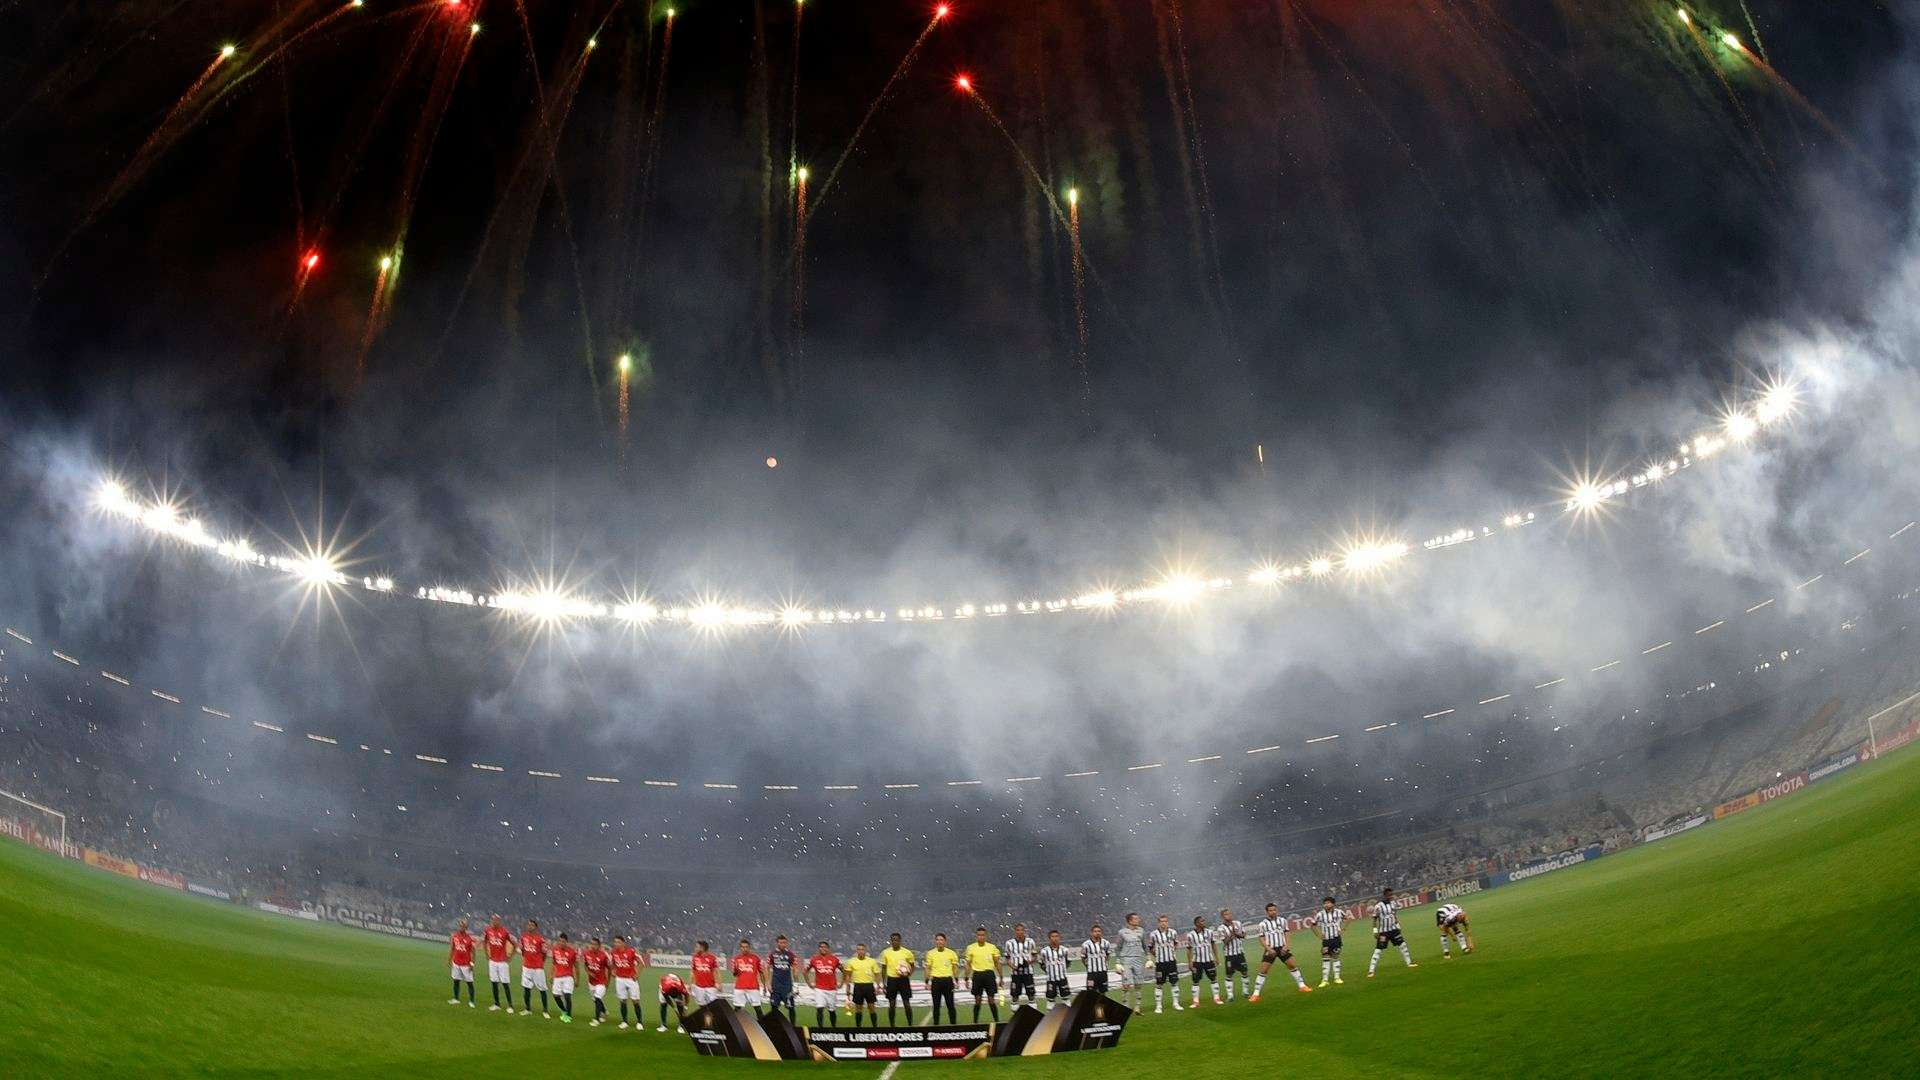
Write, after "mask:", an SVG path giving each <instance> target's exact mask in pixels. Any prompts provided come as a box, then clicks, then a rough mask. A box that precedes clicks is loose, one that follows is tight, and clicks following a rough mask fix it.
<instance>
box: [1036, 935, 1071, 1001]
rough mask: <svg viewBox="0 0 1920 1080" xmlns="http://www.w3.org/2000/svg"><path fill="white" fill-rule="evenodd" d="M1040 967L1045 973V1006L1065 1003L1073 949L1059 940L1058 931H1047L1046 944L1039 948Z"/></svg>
mask: <svg viewBox="0 0 1920 1080" xmlns="http://www.w3.org/2000/svg"><path fill="white" fill-rule="evenodd" d="M1040 967H1041V968H1042V969H1043V970H1045V971H1046V973H1047V1006H1048V1007H1049V1008H1051V1007H1052V1006H1054V1005H1056V1004H1059V1005H1065V1004H1066V1003H1067V997H1068V993H1067V971H1068V969H1069V968H1071V967H1073V950H1072V949H1069V948H1067V947H1066V946H1065V945H1063V944H1061V942H1060V931H1058V930H1049V931H1047V944H1046V946H1045V947H1044V948H1042V949H1041V950H1040Z"/></svg>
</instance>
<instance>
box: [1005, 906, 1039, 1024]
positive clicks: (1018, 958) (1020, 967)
mask: <svg viewBox="0 0 1920 1080" xmlns="http://www.w3.org/2000/svg"><path fill="white" fill-rule="evenodd" d="M1000 954H1001V955H1002V956H1004V957H1006V960H1007V973H1008V977H1007V981H1008V982H1009V983H1011V984H1012V989H1010V990H1009V991H1008V992H1007V1004H1008V1005H1012V1004H1014V1003H1015V1002H1017V1001H1019V1000H1020V992H1021V991H1023V990H1024V991H1026V994H1027V1001H1028V1002H1029V1003H1031V1002H1032V1001H1033V962H1034V961H1035V960H1037V959H1039V956H1040V943H1039V942H1037V941H1035V940H1033V939H1032V938H1030V937H1028V936H1027V924H1026V923H1023V922H1017V923H1014V924H1013V936H1012V937H1010V938H1008V939H1007V943H1006V944H1005V945H1002V946H1000Z"/></svg>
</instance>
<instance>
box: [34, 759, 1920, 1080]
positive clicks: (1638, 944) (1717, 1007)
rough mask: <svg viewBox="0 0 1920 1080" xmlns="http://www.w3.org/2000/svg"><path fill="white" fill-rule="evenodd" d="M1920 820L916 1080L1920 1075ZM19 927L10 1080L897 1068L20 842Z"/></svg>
mask: <svg viewBox="0 0 1920 1080" xmlns="http://www.w3.org/2000/svg"><path fill="white" fill-rule="evenodd" d="M1916 822H1920V754H1901V755H1898V756H1896V757H1894V758H1891V759H1887V760H1883V761H1880V762H1876V763H1874V764H1873V765H1871V766H1868V767H1865V768H1861V769H1856V770H1854V771H1853V772H1852V773H1851V774H1848V775H1844V776H1843V777H1840V778H1836V779H1834V780H1830V781H1828V782H1826V783H1823V784H1820V785H1818V786H1816V787H1814V788H1812V789H1810V790H1808V791H1806V792H1803V793H1801V794H1798V795H1795V796H1793V797H1790V798H1786V799H1781V800H1779V801H1777V802H1774V803H1771V804H1769V805H1767V806H1764V807H1761V808H1759V809H1757V810H1752V811H1749V812H1747V813H1745V814H1742V815H1739V816H1737V817H1735V818H1732V819H1729V820H1727V821H1724V822H1720V823H1718V824H1715V825H1713V826H1711V827H1709V828H1705V829H1700V830H1696V831H1695V832H1692V833H1688V834H1685V835H1683V836H1680V837H1677V838H1674V839H1671V840H1666V841H1663V842H1661V843H1658V844H1654V845H1652V846H1650V847H1646V848H1641V849H1637V850H1634V851H1629V852H1627V853H1624V854H1621V855H1615V856H1611V857H1608V858H1605V859H1601V860H1599V861H1598V862H1595V863H1592V864H1589V865H1586V866H1580V867H1575V868H1571V869H1568V870H1563V871H1559V872H1557V873H1553V874H1549V875H1546V876H1545V877H1542V878H1538V879H1535V880H1533V881H1530V882H1527V883H1525V884H1521V885H1518V886H1513V887H1509V888H1505V889H1499V890H1495V891H1494V892H1491V893H1487V894H1483V895H1478V896H1474V897H1470V898H1468V899H1467V900H1466V905H1467V907H1468V909H1469V910H1470V911H1471V912H1472V914H1473V917H1474V930H1475V936H1476V938H1477V939H1478V943H1479V945H1480V951H1479V952H1478V953H1476V954H1475V955H1474V956H1472V957H1470V958H1464V959H1455V960H1452V961H1448V962H1442V961H1441V960H1440V957H1439V955H1438V951H1437V947H1436V942H1435V940H1434V934H1433V933H1432V931H1431V929H1430V923H1431V920H1430V918H1429V917H1428V916H1427V915H1426V909H1421V910H1419V911H1417V912H1415V913H1413V914H1412V915H1411V916H1410V917H1409V919H1408V925H1409V927H1410V928H1412V930H1413V932H1412V934H1411V943H1412V945H1413V947H1414V950H1415V958H1416V959H1418V960H1420V961H1421V966H1420V968H1419V969H1418V970H1416V971H1408V970H1405V969H1404V968H1403V967H1401V966H1400V961H1399V958H1398V956H1397V955H1395V954H1389V956H1388V957H1387V958H1386V959H1383V960H1382V962H1381V968H1382V970H1381V976H1380V978H1378V979H1376V980H1373V981H1372V982H1368V981H1367V980H1366V979H1365V977H1364V975H1365V968H1366V957H1367V951H1366V944H1367V940H1366V935H1365V933H1364V931H1363V932H1362V933H1360V934H1358V935H1355V936H1356V937H1357V938H1358V939H1359V941H1360V947H1359V948H1357V949H1355V950H1353V951H1352V953H1350V955H1349V957H1348V972H1349V974H1348V979H1347V985H1346V986H1345V987H1342V988H1338V989H1330V990H1328V991H1323V992H1319V993H1315V994H1313V995H1311V996H1308V995H1298V994H1295V993H1293V992H1292V990H1291V988H1290V987H1288V986H1287V985H1286V983H1285V982H1284V981H1282V982H1280V983H1278V984H1277V985H1276V986H1270V987H1269V993H1268V995H1267V997H1266V999H1265V1000H1263V1001H1262V1002H1261V1004H1259V1005H1257V1006H1246V1005H1236V1006H1234V1007H1232V1008H1226V1009H1211V1008H1209V1009H1203V1010H1201V1011H1200V1012H1199V1013H1198V1014H1194V1013H1183V1014H1181V1015H1178V1016H1174V1015H1172V1014H1169V1015H1166V1016H1161V1017H1156V1016H1145V1017H1139V1018H1136V1020H1135V1021H1134V1023H1133V1024H1132V1025H1131V1026H1130V1027H1129V1029H1128V1031H1127V1034H1126V1038H1125V1041H1124V1043H1123V1045H1122V1046H1121V1047H1120V1048H1118V1049H1116V1050H1113V1051H1107V1052H1101V1053H1092V1054H1074V1055H1065V1056H1062V1057H1058V1058H1041V1059H1026V1060H1013V1061H994V1062H986V1063H947V1062H935V1063H922V1064H917V1065H913V1066H906V1067H903V1068H902V1069H901V1070H900V1072H901V1074H902V1075H905V1074H907V1073H914V1074H921V1073H931V1072H933V1071H937V1070H949V1071H952V1072H957V1073H973V1072H978V1071H981V1070H987V1071H990V1072H993V1073H995V1074H1005V1075H1008V1076H1019V1077H1022V1078H1043V1077H1053V1076H1065V1075H1069V1074H1071V1075H1076V1076H1082V1075H1093V1074H1094V1073H1096V1072H1102V1073H1104V1072H1108V1071H1110V1070H1117V1071H1118V1072H1119V1073H1121V1074H1123V1075H1128V1076H1142V1077H1146V1076H1156V1077H1159V1076H1178V1077H1181V1078H1182V1080H1191V1078H1195V1077H1213V1076H1219V1077H1232V1078H1234V1080H1246V1078H1248V1077H1255V1076H1276V1075H1288V1076H1314V1077H1324V1076H1335V1077H1345V1076H1355V1077H1358V1076H1367V1077H1373V1078H1378V1077H1380V1076H1382V1075H1399V1076H1409V1075H1431V1076H1442V1075H1445V1076H1457V1075H1466V1074H1480V1075H1539V1074H1548V1073H1552V1074H1558V1075H1607V1076H1645V1075H1655V1074H1661V1075H1676V1076H1690V1077H1695V1076H1705V1075H1738V1076H1771V1075H1783V1074H1789V1073H1800V1074H1803V1075H1808V1076H1813V1075H1838V1074H1841V1073H1842V1072H1851V1073H1855V1074H1858V1075H1870V1076H1899V1075H1908V1076H1912V1075H1920V977H1916V975H1915V973H1914V968H1913V964H1914V961H1915V958H1916V957H1915V953H1916V946H1920V835H1916ZM0 927H3V928H4V931H5V963H6V968H7V973H8V977H7V978H6V979H5V980H4V981H3V982H0V1076H5V1077H14V1076H20V1077H29V1076H31V1077H38V1076H51V1075H63V1076H75V1075H107V1074H114V1075H127V1074H140V1073H155V1074H181V1073H194V1074H199V1075H225V1076H238V1075H248V1076H270V1075H286V1076H293V1075H298V1076H324V1075H388V1076H392V1075H404V1076H449V1077H453V1076H457V1077H463V1078H466V1077H479V1076H514V1077H524V1076H526V1075H529V1074H533V1075H540V1074H565V1073H568V1072H588V1071H598V1070H602V1069H617V1070H621V1071H623V1072H625V1073H626V1074H628V1075H633V1074H636V1073H637V1074H639V1075H663V1074H667V1073H669V1072H671V1073H672V1074H673V1075H677V1076H704V1075H709V1074H725V1075H756V1074H760V1073H764V1072H766V1071H768V1070H780V1069H788V1070H804V1069H818V1070H832V1071H834V1072H835V1073H837V1074H841V1075H871V1074H873V1073H874V1072H877V1071H878V1068H877V1066H852V1065H811V1064H797V1065H789V1066H780V1065H768V1064H760V1063H754V1062H731V1061H722V1060H706V1059H699V1058H696V1056H695V1055H694V1053H693V1049H692V1047H691V1045H690V1043H689V1042H688V1041H687V1040H686V1039H685V1038H684V1037H679V1036H672V1035H657V1034H654V1033H651V1032H648V1033H646V1034H638V1035H636V1034H634V1033H632V1032H617V1031H613V1030H610V1029H606V1028H602V1029H590V1028H588V1027H586V1026H585V1024H584V1023H583V1022H576V1023H575V1024H574V1025H573V1026H571V1027H562V1026H561V1025H559V1024H558V1023H557V1022H545V1021H542V1020H539V1019H533V1020H521V1019H519V1018H517V1017H516V1018H512V1019H509V1018H507V1017H506V1016H505V1015H504V1014H492V1013H488V1012H487V1011H486V1009H485V1003H484V1000H483V1003H482V1007H481V1008H480V1010H478V1011H477V1012H475V1011H469V1010H468V1009H466V1008H464V1007H462V1008H459V1009H453V1008H449V1007H448V1006H447V1005H446V1004H445V1001H446V999H445V997H444V996H443V995H444V994H445V993H446V991H447V983H446V980H445V975H446V968H445V964H444V960H443V957H444V948H442V947H438V946H433V945H429V944H422V943H415V942H408V941H400V940H389V939H384V938H380V937H377V936H374V935H370V934H365V933H361V932H358V931H352V930H346V929H341V928H336V927H330V926H319V925H312V924H303V923H298V922H295V921H292V920H288V919H283V918H280V917H277V916H272V915H265V914H260V913H255V912H251V911H246V910H241V909H238V908H233V907H229V906H226V905H223V904H218V903H212V902H207V901H203V900H200V899H197V898H193V897H187V896H181V895H176V894H171V893H168V892H166V891H164V890H160V889H156V888H153V887H152V886H148V885H142V884H140V883H138V882H131V881H127V880H125V879H121V878H116V877H114V876H112V875H110V874H106V873H102V872H99V871H95V870H91V869H89V868H86V867H83V866H79V865H76V864H73V863H70V862H66V861H63V860H60V859H56V858H53V857H51V856H48V855H45V854H43V853H40V852H37V851H32V850H29V849H27V848H24V847H22V846H20V845H18V844H14V843H11V842H0ZM1305 938H1306V935H1296V947H1297V948H1298V949H1299V950H1300V952H1301V955H1302V956H1303V957H1305V956H1308V955H1309V951H1310V950H1309V949H1308V948H1307V942H1306V940H1305ZM1309 966H1310V968H1312V969H1314V973H1315V974H1316V975H1317V960H1314V961H1311V962H1310V964H1309ZM644 993H645V994H646V996H647V997H648V998H649V1004H651V1000H650V999H651V993H652V991H651V987H646V988H644ZM481 995H482V997H483V999H484V997H485V995H486V987H485V985H484V983H483V984H482V986H481ZM583 1004H586V1003H585V999H584V995H583V996H581V997H580V998H577V999H576V1007H577V1011H580V1012H583V1013H590V1011H591V1006H590V1005H587V1006H586V1008H578V1006H580V1005H583ZM804 1012H805V1011H804V1010H803V1014H804Z"/></svg>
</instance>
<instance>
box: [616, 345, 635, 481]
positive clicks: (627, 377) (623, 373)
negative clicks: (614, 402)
mask: <svg viewBox="0 0 1920 1080" xmlns="http://www.w3.org/2000/svg"><path fill="white" fill-rule="evenodd" d="M613 366H614V369H615V370H616V371H617V372H618V374H619V377H620V456H621V458H622V459H625V457H626V456H627V424H628V422H629V421H631V420H632V419H633V404H632V398H631V396H630V395H631V390H630V387H631V385H632V381H633V354H632V353H621V354H620V359H618V360H616V361H614V365H613Z"/></svg>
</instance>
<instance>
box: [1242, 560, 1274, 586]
mask: <svg viewBox="0 0 1920 1080" xmlns="http://www.w3.org/2000/svg"><path fill="white" fill-rule="evenodd" d="M1279 583H1280V568H1279V567H1278V566H1275V565H1273V564H1272V563H1261V564H1260V565H1259V566H1256V567H1254V568H1253V572H1252V573H1250V574H1248V575H1247V584H1249V585H1278V584H1279Z"/></svg>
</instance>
